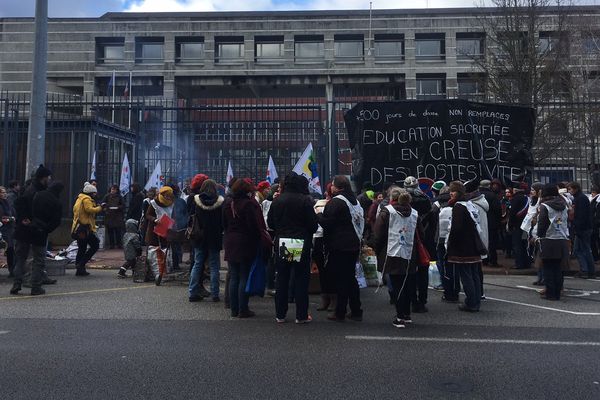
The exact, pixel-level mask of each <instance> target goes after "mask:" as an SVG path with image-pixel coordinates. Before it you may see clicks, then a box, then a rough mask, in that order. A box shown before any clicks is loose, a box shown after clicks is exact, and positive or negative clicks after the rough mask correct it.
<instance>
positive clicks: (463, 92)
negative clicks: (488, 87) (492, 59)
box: [457, 74, 485, 100]
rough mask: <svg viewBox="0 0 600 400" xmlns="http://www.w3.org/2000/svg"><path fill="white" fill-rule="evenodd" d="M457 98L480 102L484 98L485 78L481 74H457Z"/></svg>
mask: <svg viewBox="0 0 600 400" xmlns="http://www.w3.org/2000/svg"><path fill="white" fill-rule="evenodd" d="M457 83H458V96H459V97H460V98H466V99H474V100H482V99H483V97H484V96H485V78H484V76H483V75H481V74H458V75H457Z"/></svg>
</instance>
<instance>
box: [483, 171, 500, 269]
mask: <svg viewBox="0 0 600 400" xmlns="http://www.w3.org/2000/svg"><path fill="white" fill-rule="evenodd" d="M479 192H480V193H481V194H483V196H484V197H485V199H486V201H487V202H488V204H489V206H490V209H489V211H488V213H487V218H488V238H489V249H488V259H487V261H489V265H490V266H492V267H497V266H498V254H497V253H496V250H497V249H498V239H499V238H498V235H499V233H500V221H501V219H502V205H501V204H500V199H499V198H498V195H497V194H496V193H494V192H493V191H492V182H491V181H489V180H487V179H485V180H482V181H481V182H480V183H479Z"/></svg>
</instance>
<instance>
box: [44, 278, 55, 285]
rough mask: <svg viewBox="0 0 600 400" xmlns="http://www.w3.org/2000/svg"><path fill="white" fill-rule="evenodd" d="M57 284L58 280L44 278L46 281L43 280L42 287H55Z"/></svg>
mask: <svg viewBox="0 0 600 400" xmlns="http://www.w3.org/2000/svg"><path fill="white" fill-rule="evenodd" d="M56 282H58V281H57V280H56V279H52V278H44V280H42V285H54V284H56Z"/></svg>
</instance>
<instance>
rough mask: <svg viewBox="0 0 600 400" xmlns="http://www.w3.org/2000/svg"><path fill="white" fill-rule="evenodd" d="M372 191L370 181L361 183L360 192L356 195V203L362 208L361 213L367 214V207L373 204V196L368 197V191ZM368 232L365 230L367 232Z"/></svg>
mask: <svg viewBox="0 0 600 400" xmlns="http://www.w3.org/2000/svg"><path fill="white" fill-rule="evenodd" d="M372 191H373V185H372V184H371V182H369V181H367V182H364V183H363V186H362V191H361V192H360V194H359V195H358V196H357V197H356V199H357V200H358V203H359V204H360V206H361V207H362V208H363V215H365V216H366V215H367V212H369V208H371V205H372V204H373V198H372V197H369V194H368V192H372ZM368 233H369V232H367V234H368Z"/></svg>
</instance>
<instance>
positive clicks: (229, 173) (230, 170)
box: [225, 161, 233, 186]
mask: <svg viewBox="0 0 600 400" xmlns="http://www.w3.org/2000/svg"><path fill="white" fill-rule="evenodd" d="M231 178H233V168H231V161H229V162H228V163H227V176H226V177H225V183H227V186H229V182H230V181H231Z"/></svg>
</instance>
